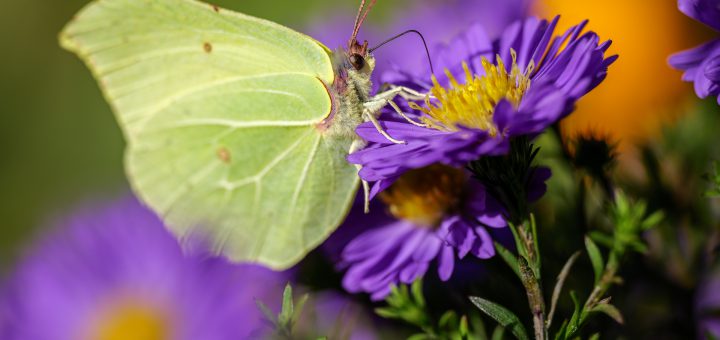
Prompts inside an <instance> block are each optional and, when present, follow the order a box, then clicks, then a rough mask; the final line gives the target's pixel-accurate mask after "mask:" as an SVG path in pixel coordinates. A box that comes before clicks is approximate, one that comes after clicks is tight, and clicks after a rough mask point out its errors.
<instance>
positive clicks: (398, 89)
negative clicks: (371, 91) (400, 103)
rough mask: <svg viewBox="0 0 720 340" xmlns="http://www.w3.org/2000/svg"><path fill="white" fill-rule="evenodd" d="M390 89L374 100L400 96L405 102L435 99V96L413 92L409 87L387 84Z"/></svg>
mask: <svg viewBox="0 0 720 340" xmlns="http://www.w3.org/2000/svg"><path fill="white" fill-rule="evenodd" d="M386 85H388V86H389V87H390V89H389V90H385V91H382V92H380V93H378V94H376V95H375V97H373V99H381V98H389V99H392V98H395V96H397V95H399V96H400V97H402V98H403V99H405V100H413V101H416V100H424V99H425V98H428V97H429V98H434V96H433V95H431V94H430V93H422V92H418V91H416V90H413V89H411V88H409V87H405V86H397V85H392V84H386Z"/></svg>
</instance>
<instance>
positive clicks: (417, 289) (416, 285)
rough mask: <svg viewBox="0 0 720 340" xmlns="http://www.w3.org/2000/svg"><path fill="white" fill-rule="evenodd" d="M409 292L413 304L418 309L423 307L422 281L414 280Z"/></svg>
mask: <svg viewBox="0 0 720 340" xmlns="http://www.w3.org/2000/svg"><path fill="white" fill-rule="evenodd" d="M410 292H411V293H412V296H413V298H414V299H415V303H416V304H417V306H418V307H425V296H423V289H422V280H416V281H415V282H413V283H412V286H410Z"/></svg>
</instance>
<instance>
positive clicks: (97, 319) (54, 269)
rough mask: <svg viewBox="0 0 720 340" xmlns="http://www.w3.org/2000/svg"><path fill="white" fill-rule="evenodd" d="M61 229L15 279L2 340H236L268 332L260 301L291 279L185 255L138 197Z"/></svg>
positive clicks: (4, 306)
mask: <svg viewBox="0 0 720 340" xmlns="http://www.w3.org/2000/svg"><path fill="white" fill-rule="evenodd" d="M60 226H61V227H62V228H61V230H57V231H53V232H51V233H50V234H49V235H47V237H44V238H43V239H41V240H40V241H39V242H38V243H37V244H35V246H34V247H33V248H32V249H31V251H30V253H29V255H28V256H27V257H26V258H25V259H24V260H23V261H21V262H20V263H19V265H18V266H17V268H16V270H15V271H14V273H13V274H12V275H11V277H10V278H9V282H7V289H6V290H5V291H4V292H3V297H2V299H1V300H0V318H2V319H4V320H0V325H3V324H4V325H5V327H0V329H2V328H4V330H3V331H0V334H1V335H2V338H3V339H10V340H12V339H18V340H19V339H23V340H29V339H32V340H43V339H60V340H63V339H67V340H71V339H148V338H150V339H233V340H234V339H246V338H248V337H255V338H256V337H257V336H258V335H257V334H258V333H256V332H257V331H258V330H260V331H262V330H263V329H265V330H269V328H268V327H267V326H266V325H264V323H263V322H262V319H261V318H262V317H261V313H260V312H259V311H258V310H257V307H256V305H255V299H260V300H262V301H265V302H269V301H273V302H274V301H276V300H279V297H280V296H281V295H282V287H283V285H284V284H285V282H286V280H287V275H286V274H283V273H276V272H272V271H270V270H268V269H264V268H262V267H257V266H253V265H243V266H234V265H231V264H229V263H226V262H224V261H223V260H220V259H215V258H208V257H206V256H200V255H199V254H196V255H185V254H183V252H182V251H181V249H180V247H179V246H178V244H177V241H176V240H175V238H174V237H172V236H171V235H170V234H169V233H168V232H167V231H166V230H165V228H164V227H163V225H162V224H161V222H160V220H158V219H157V218H156V217H155V216H154V215H153V214H152V213H151V212H149V211H147V210H146V209H145V208H143V207H141V206H140V204H139V203H138V202H137V201H136V200H134V199H125V200H122V201H119V202H117V203H115V204H112V205H108V206H105V207H94V208H92V209H88V210H86V211H84V212H80V213H77V214H75V215H73V216H71V217H70V218H68V219H67V220H65V221H64V222H62V223H61V225H60ZM272 305H275V304H274V303H273V304H272Z"/></svg>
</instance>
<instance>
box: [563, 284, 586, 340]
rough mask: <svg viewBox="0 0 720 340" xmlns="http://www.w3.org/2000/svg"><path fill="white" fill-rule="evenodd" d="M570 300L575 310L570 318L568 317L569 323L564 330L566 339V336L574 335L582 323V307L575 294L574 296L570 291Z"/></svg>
mask: <svg viewBox="0 0 720 340" xmlns="http://www.w3.org/2000/svg"><path fill="white" fill-rule="evenodd" d="M570 298H571V299H572V301H573V305H574V306H575V310H574V311H573V314H572V317H570V322H568V325H567V330H566V333H565V335H566V338H567V337H568V336H572V335H573V334H575V332H577V331H578V329H579V328H580V322H581V321H582V319H583V317H582V307H581V306H580V302H579V301H578V298H577V294H575V292H574V291H570Z"/></svg>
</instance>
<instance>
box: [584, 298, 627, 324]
mask: <svg viewBox="0 0 720 340" xmlns="http://www.w3.org/2000/svg"><path fill="white" fill-rule="evenodd" d="M590 311H591V312H597V313H603V314H605V315H607V316H609V317H611V318H612V319H613V320H615V321H616V322H617V323H619V324H621V325H622V324H623V323H624V320H623V317H622V313H620V310H619V309H617V307H615V306H613V305H611V304H609V303H601V304H598V305H597V306H595V307H593V309H591V310H590Z"/></svg>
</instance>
